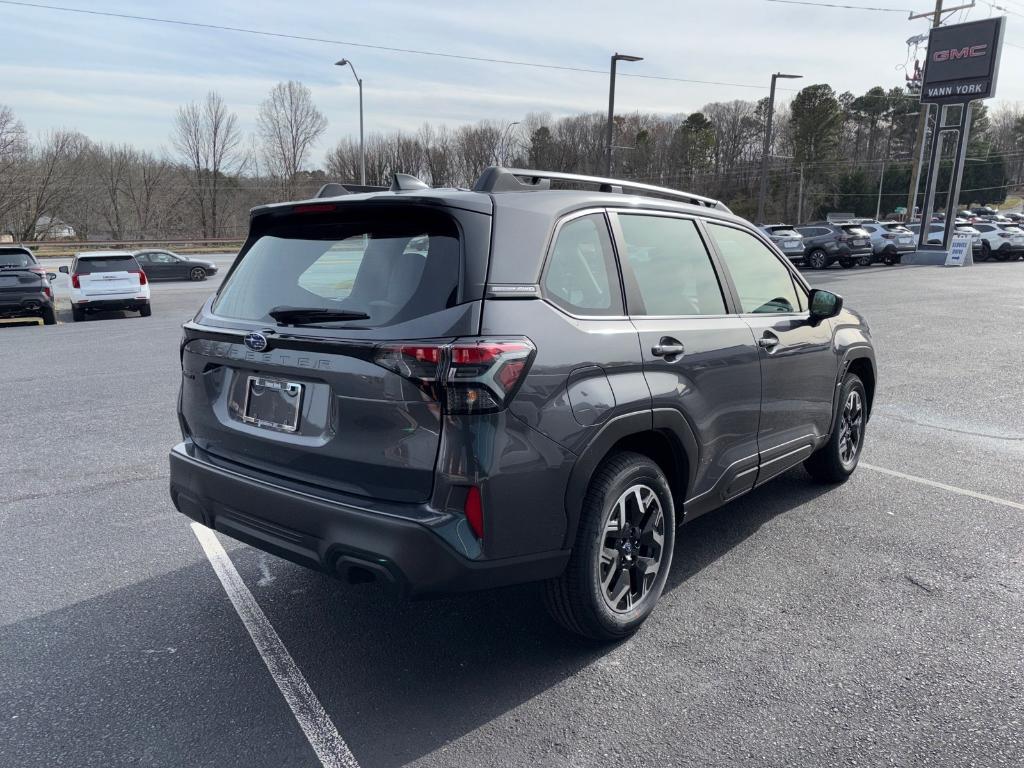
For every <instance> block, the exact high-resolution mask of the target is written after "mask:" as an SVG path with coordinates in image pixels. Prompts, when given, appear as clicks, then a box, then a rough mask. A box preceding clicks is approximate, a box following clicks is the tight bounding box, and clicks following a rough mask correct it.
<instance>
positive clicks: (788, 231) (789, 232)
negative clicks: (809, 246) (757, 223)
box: [770, 227, 800, 237]
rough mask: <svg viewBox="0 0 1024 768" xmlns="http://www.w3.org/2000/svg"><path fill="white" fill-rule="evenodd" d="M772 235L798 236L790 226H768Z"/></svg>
mask: <svg viewBox="0 0 1024 768" xmlns="http://www.w3.org/2000/svg"><path fill="white" fill-rule="evenodd" d="M770 229H771V233H772V237H800V234H799V233H798V232H797V231H796V230H795V229H793V228H792V227H770Z"/></svg>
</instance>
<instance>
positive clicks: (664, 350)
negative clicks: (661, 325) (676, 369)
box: [651, 336, 686, 363]
mask: <svg viewBox="0 0 1024 768" xmlns="http://www.w3.org/2000/svg"><path fill="white" fill-rule="evenodd" d="M684 352H686V347H684V346H683V345H682V343H681V342H680V341H679V339H673V338H672V337H671V336H662V337H661V340H660V341H659V342H658V343H657V344H655V345H654V346H653V347H651V354H652V355H654V356H655V357H664V358H665V359H666V360H668V362H670V363H671V362H674V360H673V358H675V359H678V358H680V357H682V356H683V353H684Z"/></svg>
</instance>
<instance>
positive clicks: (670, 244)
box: [614, 211, 761, 518]
mask: <svg viewBox="0 0 1024 768" xmlns="http://www.w3.org/2000/svg"><path fill="white" fill-rule="evenodd" d="M614 228H615V231H616V241H617V248H618V253H619V261H620V264H621V268H622V275H623V282H624V284H625V286H626V296H627V310H628V313H629V316H630V319H631V320H632V322H633V324H634V326H636V328H637V331H638V332H639V335H640V347H641V355H642V357H643V365H644V376H645V378H646V379H647V385H648V387H649V388H650V392H651V399H652V406H653V408H654V414H655V417H654V425H655V427H656V428H657V427H659V424H662V423H666V424H667V423H669V422H670V421H672V420H678V419H680V418H681V419H683V420H684V421H685V422H686V424H687V425H688V428H689V429H690V430H692V434H693V437H694V441H695V443H696V448H697V451H698V455H699V459H698V461H697V466H696V467H693V468H691V475H692V478H693V480H692V484H691V486H690V487H689V488H688V489H687V501H686V505H685V512H686V515H687V517H688V518H689V517H693V516H695V515H697V514H700V513H701V512H704V511H707V510H708V509H712V508H714V507H717V506H719V505H720V504H721V503H722V502H724V501H725V500H727V499H729V498H732V497H734V496H737V495H739V494H740V493H743V492H745V491H748V490H750V488H752V487H753V485H754V481H755V478H756V474H757V422H758V415H759V411H760V404H761V371H760V364H759V352H758V349H757V347H756V345H755V344H754V338H753V336H752V334H751V332H750V328H749V327H748V326H747V324H746V323H745V322H744V321H743V320H742V318H740V317H738V316H737V315H735V314H732V313H731V312H730V305H729V302H728V301H727V298H726V296H727V294H726V292H725V291H724V290H723V285H722V282H721V280H720V277H719V274H718V271H717V269H716V266H715V263H714V259H713V257H712V255H711V253H710V252H709V250H708V248H707V246H706V244H705V241H704V237H705V236H704V233H703V232H702V231H701V229H700V226H699V224H698V223H697V221H696V219H694V218H692V217H689V216H683V215H673V214H668V213H666V214H660V213H659V214H656V213H652V212H643V213H641V212H625V211H619V212H617V213H616V214H615V217H614Z"/></svg>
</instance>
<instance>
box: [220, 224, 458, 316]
mask: <svg viewBox="0 0 1024 768" xmlns="http://www.w3.org/2000/svg"><path fill="white" fill-rule="evenodd" d="M460 264H461V248H460V240H459V233H458V228H457V226H456V224H455V222H454V221H453V220H452V219H451V218H450V217H449V216H447V215H446V214H443V213H440V212H435V211H420V210H416V209H412V208H410V209H405V210H403V211H401V214H400V215H396V214H395V213H393V212H392V213H388V212H387V211H384V210H365V209H359V208H352V209H351V212H349V211H348V210H346V211H344V212H341V213H330V214H327V215H317V216H313V217H310V216H306V215H294V216H290V217H286V218H285V219H284V220H283V221H280V222H279V223H276V224H275V225H273V226H270V227H268V228H267V229H266V230H265V231H264V232H263V233H262V234H261V236H260V237H259V239H257V240H256V242H254V243H253V245H252V247H251V248H250V249H249V250H248V251H246V252H245V253H244V254H243V255H242V257H241V260H240V261H239V262H238V264H237V266H236V267H235V270H234V272H233V273H232V274H231V276H230V277H229V278H228V280H227V282H226V283H225V284H224V287H223V288H222V289H221V292H220V296H219V297H218V299H217V301H216V303H215V304H214V305H213V311H214V312H215V313H216V314H218V315H221V316H223V317H230V318H236V319H241V320H257V321H263V322H267V321H271V320H272V317H271V315H270V312H271V311H272V310H275V309H276V310H281V309H282V308H289V309H291V308H294V309H315V310H328V311H336V312H338V313H339V314H340V315H349V316H350V317H349V320H351V322H352V324H353V325H356V326H359V327H367V328H370V327H380V326H385V325H393V324H396V323H401V322H406V321H409V320H414V319H416V318H420V317H423V316H425V315H428V314H432V313H434V312H440V311H442V310H444V309H446V308H448V307H451V306H454V305H455V303H456V301H457V299H458V287H459V275H460V271H461V270H460ZM345 321H346V320H345V319H344V318H343V319H341V320H337V321H332V322H345Z"/></svg>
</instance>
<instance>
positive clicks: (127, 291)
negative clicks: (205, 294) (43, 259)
mask: <svg viewBox="0 0 1024 768" xmlns="http://www.w3.org/2000/svg"><path fill="white" fill-rule="evenodd" d="M59 271H60V272H62V273H64V274H66V275H68V279H69V282H70V300H71V316H72V319H73V320H75V321H76V322H77V321H79V320H84V319H85V317H86V314H87V313H91V312H100V311H111V310H127V311H130V312H138V313H139V314H140V315H141V316H142V317H149V316H150V314H152V307H151V305H150V292H149V282H150V280H161V279H166V280H174V279H185V280H205V279H206V278H207V277H208V276H209V275H213V274H216V272H217V265H216V264H214V263H213V262H211V261H204V260H200V259H193V258H190V257H188V256H182V255H180V254H177V253H172V252H171V251H163V250H147V251H136V252H131V251H89V252H85V253H79V254H77V255H76V256H75V258H74V261H73V262H72V263H71V266H70V267H67V266H62V267H60V269H59ZM56 279H57V274H56V273H55V272H50V271H48V270H47V269H46V267H44V266H42V265H41V264H40V263H39V261H38V260H37V259H36V257H35V255H34V254H33V253H32V251H31V250H30V249H29V248H26V247H25V246H23V245H0V318H8V319H10V318H40V319H41V320H42V321H43V324H44V325H53V324H55V323H56V322H57V313H56V308H55V305H54V296H53V287H52V285H51V283H52V281H54V280H56Z"/></svg>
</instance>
